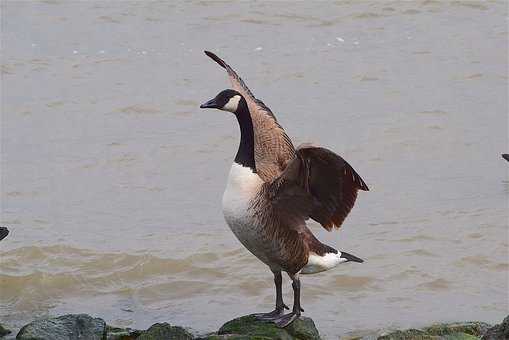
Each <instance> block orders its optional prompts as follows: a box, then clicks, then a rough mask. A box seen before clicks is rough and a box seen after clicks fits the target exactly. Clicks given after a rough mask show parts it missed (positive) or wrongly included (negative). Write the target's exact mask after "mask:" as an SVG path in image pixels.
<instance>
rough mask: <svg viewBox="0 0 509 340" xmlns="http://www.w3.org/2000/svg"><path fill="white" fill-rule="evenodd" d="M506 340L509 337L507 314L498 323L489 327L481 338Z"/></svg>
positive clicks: (485, 339)
mask: <svg viewBox="0 0 509 340" xmlns="http://www.w3.org/2000/svg"><path fill="white" fill-rule="evenodd" d="M502 339H504V340H508V339H509V315H508V316H507V317H506V318H505V319H504V320H503V321H502V323H501V324H500V325H496V326H493V327H491V328H490V329H488V330H487V331H486V333H485V334H484V335H483V337H482V340H502Z"/></svg>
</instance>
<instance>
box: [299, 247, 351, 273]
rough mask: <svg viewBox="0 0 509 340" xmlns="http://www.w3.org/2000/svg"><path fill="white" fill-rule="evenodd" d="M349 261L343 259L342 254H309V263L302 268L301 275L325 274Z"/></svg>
mask: <svg viewBox="0 0 509 340" xmlns="http://www.w3.org/2000/svg"><path fill="white" fill-rule="evenodd" d="M346 261H348V260H347V259H346V258H344V257H341V252H340V251H338V252H337V254H334V253H326V254H325V255H323V256H320V255H318V254H315V253H313V252H311V253H309V258H308V263H307V264H306V265H305V266H304V268H302V270H301V272H300V273H301V274H315V273H319V272H323V271H326V270H329V269H332V268H334V267H336V266H337V265H338V264H340V263H343V262H346Z"/></svg>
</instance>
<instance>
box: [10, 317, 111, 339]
mask: <svg viewBox="0 0 509 340" xmlns="http://www.w3.org/2000/svg"><path fill="white" fill-rule="evenodd" d="M105 336H106V323H105V322H104V320H103V319H100V318H93V317H91V316H90V315H87V314H67V315H62V316H59V317H56V318H47V319H39V320H35V321H32V322H31V323H29V324H28V325H26V326H23V328H21V329H20V331H19V333H18V335H17V336H16V339H18V340H80V339H87V340H103V339H104V338H105Z"/></svg>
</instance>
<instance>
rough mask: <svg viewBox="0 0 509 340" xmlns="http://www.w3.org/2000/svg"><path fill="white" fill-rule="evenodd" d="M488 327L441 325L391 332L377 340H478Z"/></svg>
mask: <svg viewBox="0 0 509 340" xmlns="http://www.w3.org/2000/svg"><path fill="white" fill-rule="evenodd" d="M489 327H490V325H488V324H487V323H484V322H455V323H441V324H435V325H432V326H429V327H425V328H422V329H407V330H397V331H392V332H390V333H386V334H382V335H381V336H379V337H378V340H479V339H480V337H481V335H482V334H483V333H484V332H486V330H487V329H488V328H489Z"/></svg>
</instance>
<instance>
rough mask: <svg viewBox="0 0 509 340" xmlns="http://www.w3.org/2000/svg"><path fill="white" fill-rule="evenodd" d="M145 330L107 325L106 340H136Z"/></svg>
mask: <svg viewBox="0 0 509 340" xmlns="http://www.w3.org/2000/svg"><path fill="white" fill-rule="evenodd" d="M142 333H143V331H140V330H138V329H131V328H120V327H113V326H109V325H106V340H135V339H137V338H138V337H139V336H140V335H141V334H142Z"/></svg>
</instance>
